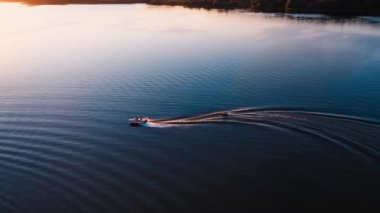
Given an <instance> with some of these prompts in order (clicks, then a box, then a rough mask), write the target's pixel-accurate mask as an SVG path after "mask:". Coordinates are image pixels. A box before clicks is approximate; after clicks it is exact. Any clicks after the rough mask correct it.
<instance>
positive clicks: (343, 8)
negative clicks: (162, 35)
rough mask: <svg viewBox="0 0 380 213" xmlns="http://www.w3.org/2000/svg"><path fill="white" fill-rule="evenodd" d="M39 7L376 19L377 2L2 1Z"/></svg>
mask: <svg viewBox="0 0 380 213" xmlns="http://www.w3.org/2000/svg"><path fill="white" fill-rule="evenodd" d="M5 1H8V2H9V1H14V2H20V1H22V2H24V3H27V4H31V5H39V4H126V3H146V4H153V5H181V6H185V7H191V8H206V9H224V10H230V9H244V10H251V11H255V12H267V13H319V14H328V15H337V16H378V15H380V0H5Z"/></svg>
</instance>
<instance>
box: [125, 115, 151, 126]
mask: <svg viewBox="0 0 380 213" xmlns="http://www.w3.org/2000/svg"><path fill="white" fill-rule="evenodd" d="M147 122H148V118H145V117H135V118H131V119H129V125H130V126H133V127H142V126H144V125H145V124H146V123H147Z"/></svg>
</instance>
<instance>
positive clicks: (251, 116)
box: [144, 108, 380, 159]
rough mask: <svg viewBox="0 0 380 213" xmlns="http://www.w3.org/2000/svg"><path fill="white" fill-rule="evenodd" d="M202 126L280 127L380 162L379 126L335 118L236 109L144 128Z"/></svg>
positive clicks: (159, 121) (157, 122)
mask: <svg viewBox="0 0 380 213" xmlns="http://www.w3.org/2000/svg"><path fill="white" fill-rule="evenodd" d="M205 123H240V124H245V125H259V124H264V125H266V126H272V127H277V128H278V127H280V128H283V129H287V130H290V131H297V132H299V133H302V134H308V135H310V136H313V137H318V138H320V139H323V140H328V141H330V142H333V143H335V144H337V145H339V146H342V147H344V148H345V149H349V150H351V151H352V152H356V153H362V154H365V155H366V156H368V155H370V156H373V157H376V158H378V159H380V124H379V123H375V122H371V121H366V120H361V119H357V118H352V117H346V116H341V115H334V114H325V113H318V112H308V111H293V110H258V109H247V108H246V109H236V110H228V111H220V112H213V113H207V114H203V115H198V116H193V117H185V118H173V119H149V120H148V122H147V123H146V124H145V125H144V126H147V127H158V128H166V127H182V126H194V125H198V124H205Z"/></svg>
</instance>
